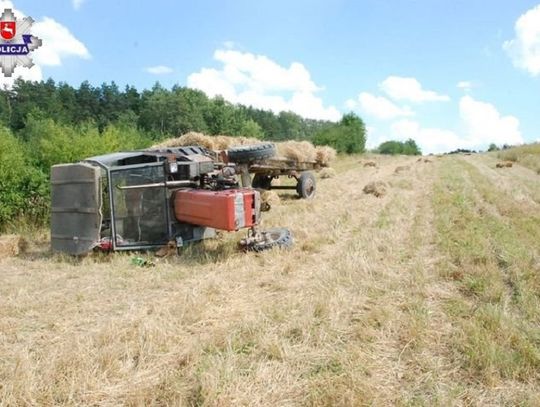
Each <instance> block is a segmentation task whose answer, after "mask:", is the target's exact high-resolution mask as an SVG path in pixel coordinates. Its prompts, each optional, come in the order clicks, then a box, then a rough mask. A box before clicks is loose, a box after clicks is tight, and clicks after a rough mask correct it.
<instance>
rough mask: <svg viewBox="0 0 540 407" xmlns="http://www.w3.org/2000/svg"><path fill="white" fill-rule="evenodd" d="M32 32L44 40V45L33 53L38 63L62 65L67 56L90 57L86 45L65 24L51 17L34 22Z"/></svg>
mask: <svg viewBox="0 0 540 407" xmlns="http://www.w3.org/2000/svg"><path fill="white" fill-rule="evenodd" d="M32 33H33V34H34V35H36V36H38V37H39V38H41V39H42V40H43V45H42V46H41V47H40V48H38V49H37V50H36V51H35V52H34V53H33V54H32V56H33V58H34V62H35V63H36V64H38V65H43V66H60V65H62V60H63V59H64V58H67V57H78V58H83V59H90V53H89V52H88V49H87V48H86V46H85V45H84V44H83V43H82V42H81V41H79V40H78V39H77V38H75V36H74V35H73V34H72V33H71V32H70V31H69V30H68V29H67V28H66V27H65V26H63V25H62V24H60V23H58V22H56V21H55V20H53V19H52V18H50V17H44V18H43V19H42V20H41V21H38V22H37V23H34V26H33V27H32Z"/></svg>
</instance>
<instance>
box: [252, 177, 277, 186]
mask: <svg viewBox="0 0 540 407" xmlns="http://www.w3.org/2000/svg"><path fill="white" fill-rule="evenodd" d="M251 186H252V187H253V188H259V189H270V188H271V186H272V177H269V176H268V175H263V174H255V175H254V176H253V181H251Z"/></svg>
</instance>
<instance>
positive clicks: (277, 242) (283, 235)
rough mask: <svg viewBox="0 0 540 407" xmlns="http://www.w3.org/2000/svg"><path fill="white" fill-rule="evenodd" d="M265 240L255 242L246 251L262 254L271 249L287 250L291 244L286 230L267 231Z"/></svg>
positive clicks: (289, 234) (290, 237)
mask: <svg viewBox="0 0 540 407" xmlns="http://www.w3.org/2000/svg"><path fill="white" fill-rule="evenodd" d="M263 233H266V240H265V241H261V242H255V243H253V244H251V245H250V246H249V247H248V248H247V249H248V250H251V251H254V252H262V251H264V250H269V249H272V248H273V247H280V248H283V249H285V248H289V247H291V246H292V244H293V238H292V234H291V231H290V230H289V229H286V228H272V229H267V230H266V231H265V232H263Z"/></svg>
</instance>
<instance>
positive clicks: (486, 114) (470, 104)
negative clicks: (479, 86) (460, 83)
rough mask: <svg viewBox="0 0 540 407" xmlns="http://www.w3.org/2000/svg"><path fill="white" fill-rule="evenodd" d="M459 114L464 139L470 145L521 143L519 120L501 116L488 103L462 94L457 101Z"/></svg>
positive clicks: (481, 146) (479, 146) (480, 146)
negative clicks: (463, 128) (464, 132)
mask: <svg viewBox="0 0 540 407" xmlns="http://www.w3.org/2000/svg"><path fill="white" fill-rule="evenodd" d="M459 114H460V117H461V120H462V121H463V124H464V125H465V130H466V135H465V137H466V140H467V142H468V143H469V145H471V146H472V147H477V148H483V147H484V146H486V145H488V144H490V143H495V144H521V143H523V137H522V135H521V131H520V130H519V120H518V119H517V118H516V117H514V116H501V114H500V113H499V111H498V110H497V108H496V107H495V106H493V105H492V104H490V103H487V102H481V101H478V100H475V99H473V98H472V97H470V96H463V97H462V98H461V99H460V101H459Z"/></svg>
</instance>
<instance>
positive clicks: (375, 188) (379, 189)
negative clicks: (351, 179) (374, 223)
mask: <svg viewBox="0 0 540 407" xmlns="http://www.w3.org/2000/svg"><path fill="white" fill-rule="evenodd" d="M363 191H364V194H373V195H375V196H376V197H377V198H380V197H382V196H384V195H386V184H385V183H384V182H382V181H373V182H370V183H369V184H367V185H366V186H365V187H364V189H363Z"/></svg>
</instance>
